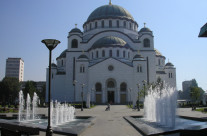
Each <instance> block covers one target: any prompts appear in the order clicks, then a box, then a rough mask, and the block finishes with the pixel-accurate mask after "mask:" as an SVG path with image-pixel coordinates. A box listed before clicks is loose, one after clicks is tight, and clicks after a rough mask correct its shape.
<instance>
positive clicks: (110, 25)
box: [109, 20, 112, 28]
mask: <svg viewBox="0 0 207 136" xmlns="http://www.w3.org/2000/svg"><path fill="white" fill-rule="evenodd" d="M111 27H112V21H111V20H109V28H111Z"/></svg>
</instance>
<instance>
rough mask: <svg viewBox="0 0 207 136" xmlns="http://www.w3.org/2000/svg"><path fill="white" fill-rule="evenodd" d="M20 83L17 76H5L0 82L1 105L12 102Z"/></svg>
mask: <svg viewBox="0 0 207 136" xmlns="http://www.w3.org/2000/svg"><path fill="white" fill-rule="evenodd" d="M19 91H20V83H19V80H18V79H17V78H14V77H5V78H4V79H3V80H2V82H1V83H0V93H1V95H0V101H1V103H2V104H3V105H5V104H14V103H15V101H16V100H17V98H18V92H19Z"/></svg>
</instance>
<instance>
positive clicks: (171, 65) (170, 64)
mask: <svg viewBox="0 0 207 136" xmlns="http://www.w3.org/2000/svg"><path fill="white" fill-rule="evenodd" d="M165 66H170V67H174V65H173V64H172V63H171V62H168V63H167V64H166V65H165Z"/></svg>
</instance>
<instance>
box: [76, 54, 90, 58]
mask: <svg viewBox="0 0 207 136" xmlns="http://www.w3.org/2000/svg"><path fill="white" fill-rule="evenodd" d="M78 59H88V57H87V56H86V55H84V54H82V55H80V56H79V57H78Z"/></svg>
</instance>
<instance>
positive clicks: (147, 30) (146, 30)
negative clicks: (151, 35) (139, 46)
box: [139, 27, 152, 33]
mask: <svg viewBox="0 0 207 136" xmlns="http://www.w3.org/2000/svg"><path fill="white" fill-rule="evenodd" d="M142 32H152V31H151V30H150V29H149V28H147V27H144V28H142V29H141V30H140V31H139V33H142Z"/></svg>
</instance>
